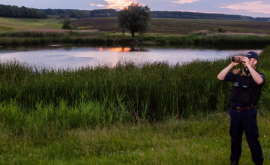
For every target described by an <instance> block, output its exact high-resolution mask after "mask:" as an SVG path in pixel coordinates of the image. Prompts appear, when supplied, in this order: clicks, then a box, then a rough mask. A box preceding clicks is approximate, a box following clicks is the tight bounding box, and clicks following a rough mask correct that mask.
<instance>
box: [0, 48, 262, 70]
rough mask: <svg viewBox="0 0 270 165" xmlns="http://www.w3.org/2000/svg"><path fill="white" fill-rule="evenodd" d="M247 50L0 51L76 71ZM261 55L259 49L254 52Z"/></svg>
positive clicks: (183, 60) (25, 60)
mask: <svg viewBox="0 0 270 165" xmlns="http://www.w3.org/2000/svg"><path fill="white" fill-rule="evenodd" d="M247 51H249V50H213V49H183V48H160V47H144V48H142V47H86V46H84V47H66V46H59V45H51V46H49V47H42V48H16V49H15V48H5V47H2V48H0V60H1V61H2V62H5V61H10V60H17V61H19V62H22V63H27V64H30V65H36V66H45V67H50V68H56V69H57V68H64V69H65V68H78V67H83V66H92V67H94V66H98V65H108V66H110V67H113V66H115V65H116V64H117V63H118V62H121V63H123V62H134V63H136V64H143V63H146V62H148V63H153V62H164V61H166V62H168V63H169V64H170V65H175V64H177V63H179V64H181V63H186V62H191V61H193V60H217V59H225V58H227V57H229V56H233V55H241V54H245V53H246V52H247ZM254 51H255V52H257V53H260V52H261V50H254Z"/></svg>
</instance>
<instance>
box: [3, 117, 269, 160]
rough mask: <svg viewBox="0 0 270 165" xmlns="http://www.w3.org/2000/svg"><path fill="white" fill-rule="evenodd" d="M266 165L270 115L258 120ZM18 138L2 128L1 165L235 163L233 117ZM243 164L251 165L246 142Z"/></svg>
mask: <svg viewBox="0 0 270 165" xmlns="http://www.w3.org/2000/svg"><path fill="white" fill-rule="evenodd" d="M258 126H259V130H260V138H259V140H260V142H261V145H262V149H263V153H264V158H265V164H269V163H270V149H269V148H270V139H269V137H270V133H269V127H270V120H269V114H264V115H263V116H262V115H259V116H258ZM54 131H55V130H54V129H51V130H50V133H49V134H46V133H44V134H42V135H40V138H36V139H33V138H32V137H31V136H29V135H28V134H26V135H20V136H14V135H13V133H10V132H9V130H8V129H7V128H6V127H0V146H1V148H0V163H1V164H3V165H8V164H27V165H36V164H44V165H45V164H53V165H60V164H61V165H65V164H66V165H68V164H73V165H77V164H78V165H79V164H104V165H105V164H115V165H116V164H134V165H135V164H147V165H148V164H169V165H173V164H187V165H202V164H210V165H224V164H229V154H230V147H229V141H230V138H229V115H228V114H227V113H213V114H209V115H203V116H197V117H190V118H188V119H181V120H173V119H171V120H167V121H166V122H163V123H155V124H147V123H139V124H136V125H132V124H117V125H112V126H108V127H96V128H93V129H90V128H87V129H74V130H70V131H62V132H59V131H58V132H57V133H58V134H56V133H55V132H54ZM243 140H244V142H243V153H242V157H241V161H240V164H242V165H251V164H252V160H251V156H250V151H249V148H248V145H247V142H246V140H245V138H243Z"/></svg>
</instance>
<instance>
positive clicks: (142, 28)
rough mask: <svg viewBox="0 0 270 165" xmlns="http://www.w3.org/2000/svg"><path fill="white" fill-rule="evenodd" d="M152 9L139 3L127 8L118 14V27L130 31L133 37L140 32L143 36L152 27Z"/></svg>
mask: <svg viewBox="0 0 270 165" xmlns="http://www.w3.org/2000/svg"><path fill="white" fill-rule="evenodd" d="M150 13H151V12H150V8H148V6H144V7H143V6H142V5H139V4H138V3H134V2H133V3H132V4H131V5H129V6H128V7H127V8H124V9H123V10H121V11H120V12H119V14H118V25H119V27H120V28H121V29H122V31H123V29H125V28H126V29H128V30H129V31H130V32H131V34H132V37H134V35H135V33H136V32H138V33H140V34H143V33H145V32H146V31H147V29H148V28H149V26H150V19H151V17H150ZM123 33H124V31H123Z"/></svg>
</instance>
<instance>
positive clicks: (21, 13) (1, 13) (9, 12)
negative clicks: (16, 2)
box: [0, 4, 48, 18]
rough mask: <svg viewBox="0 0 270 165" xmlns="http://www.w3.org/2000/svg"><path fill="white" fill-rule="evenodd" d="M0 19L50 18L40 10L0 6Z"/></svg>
mask: <svg viewBox="0 0 270 165" xmlns="http://www.w3.org/2000/svg"><path fill="white" fill-rule="evenodd" d="M0 17H14V18H48V16H47V15H46V14H45V13H43V12H42V11H40V10H38V9H33V8H31V9H30V8H26V7H24V6H22V7H18V6H10V5H1V4H0Z"/></svg>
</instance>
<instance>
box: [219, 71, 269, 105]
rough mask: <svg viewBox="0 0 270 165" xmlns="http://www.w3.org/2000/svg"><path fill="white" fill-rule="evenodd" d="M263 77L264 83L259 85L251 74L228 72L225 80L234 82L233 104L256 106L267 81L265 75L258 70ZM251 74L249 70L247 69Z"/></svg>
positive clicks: (231, 98) (231, 96)
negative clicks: (243, 74)
mask: <svg viewBox="0 0 270 165" xmlns="http://www.w3.org/2000/svg"><path fill="white" fill-rule="evenodd" d="M256 71H257V72H258V73H259V74H260V75H261V77H262V78H263V83H262V84H261V85H258V84H257V83H256V82H255V81H254V80H253V78H252V77H251V75H250V76H241V75H240V74H238V73H237V74H233V72H228V74H227V75H226V77H225V79H224V80H223V81H229V82H233V86H232V90H231V95H230V100H231V104H232V105H233V106H236V107H250V106H254V105H255V104H256V103H257V101H258V100H259V97H260V94H261V88H262V86H263V84H264V83H265V76H264V74H263V73H260V72H259V71H258V70H256ZM245 73H246V75H249V70H246V71H245Z"/></svg>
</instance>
